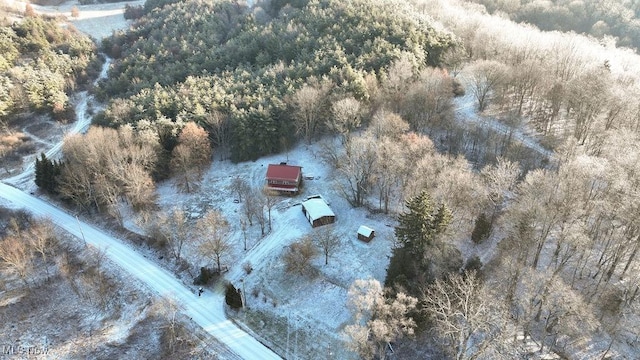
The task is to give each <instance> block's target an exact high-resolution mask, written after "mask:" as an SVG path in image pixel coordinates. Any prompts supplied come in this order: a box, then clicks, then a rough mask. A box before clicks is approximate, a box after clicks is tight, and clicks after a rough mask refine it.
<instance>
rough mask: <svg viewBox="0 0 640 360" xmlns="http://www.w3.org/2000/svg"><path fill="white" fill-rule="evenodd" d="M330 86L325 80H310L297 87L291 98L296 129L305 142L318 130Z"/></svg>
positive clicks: (309, 140)
mask: <svg viewBox="0 0 640 360" xmlns="http://www.w3.org/2000/svg"><path fill="white" fill-rule="evenodd" d="M332 86H333V85H332V84H331V83H330V82H326V81H323V82H318V81H311V82H310V83H309V84H304V85H303V86H302V87H301V88H300V89H298V91H296V93H295V94H293V96H292V98H291V102H292V105H293V107H294V109H295V112H296V113H295V115H296V119H295V126H296V131H297V133H298V134H299V135H300V136H302V137H303V138H304V139H305V141H306V142H307V143H310V142H311V139H312V138H313V137H314V136H315V135H316V132H317V131H318V126H319V125H320V120H321V119H322V118H323V116H324V112H326V107H327V106H326V101H327V95H328V94H329V91H330V90H331V88H332Z"/></svg>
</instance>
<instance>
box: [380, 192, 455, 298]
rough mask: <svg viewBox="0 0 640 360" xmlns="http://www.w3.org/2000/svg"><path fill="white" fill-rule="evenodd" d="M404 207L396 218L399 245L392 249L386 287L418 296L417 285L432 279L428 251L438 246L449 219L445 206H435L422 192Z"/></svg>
mask: <svg viewBox="0 0 640 360" xmlns="http://www.w3.org/2000/svg"><path fill="white" fill-rule="evenodd" d="M406 207H407V211H406V212H404V213H402V214H400V215H399V216H398V226H397V227H396V229H395V235H396V238H397V240H398V246H397V247H396V248H395V249H393V255H392V257H391V261H390V264H389V269H388V271H387V279H386V283H385V285H386V286H388V287H394V286H400V287H403V288H405V289H406V290H408V292H409V293H410V294H417V290H418V289H417V287H418V285H419V284H421V283H422V284H424V283H428V282H431V281H432V280H433V274H432V273H431V269H430V264H431V261H430V258H429V256H430V254H429V250H430V249H435V247H436V246H437V245H438V244H437V242H438V237H439V235H440V234H442V233H443V232H444V231H445V230H446V229H447V226H448V225H449V223H450V222H451V219H452V216H451V212H450V211H449V209H447V207H446V206H445V205H444V204H440V205H439V206H436V205H435V204H434V203H433V201H432V200H431V197H430V196H429V194H427V192H425V191H422V192H421V193H420V194H419V195H417V196H415V197H413V198H411V199H409V200H407V202H406Z"/></svg>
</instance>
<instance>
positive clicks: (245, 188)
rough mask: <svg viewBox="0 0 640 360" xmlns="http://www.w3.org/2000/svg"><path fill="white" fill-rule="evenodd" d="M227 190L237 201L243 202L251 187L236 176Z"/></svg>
mask: <svg viewBox="0 0 640 360" xmlns="http://www.w3.org/2000/svg"><path fill="white" fill-rule="evenodd" d="M229 190H231V191H232V192H233V193H234V194H236V195H237V196H238V201H243V199H244V198H245V197H246V196H247V194H248V193H249V192H250V191H251V186H249V183H247V181H246V180H245V179H243V178H241V177H239V176H238V177H236V178H235V179H233V181H232V182H231V185H230V186H229Z"/></svg>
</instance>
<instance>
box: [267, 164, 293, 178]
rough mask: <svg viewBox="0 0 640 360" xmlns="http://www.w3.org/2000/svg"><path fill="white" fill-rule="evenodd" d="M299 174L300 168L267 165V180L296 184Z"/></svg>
mask: <svg viewBox="0 0 640 360" xmlns="http://www.w3.org/2000/svg"><path fill="white" fill-rule="evenodd" d="M300 174H302V167H301V166H293V165H276V164H269V167H268V168H267V180H282V181H290V182H297V181H299V180H300Z"/></svg>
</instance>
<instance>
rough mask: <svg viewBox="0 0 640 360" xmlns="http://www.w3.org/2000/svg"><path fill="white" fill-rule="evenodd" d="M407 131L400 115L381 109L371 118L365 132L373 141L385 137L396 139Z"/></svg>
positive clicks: (407, 125)
mask: <svg viewBox="0 0 640 360" xmlns="http://www.w3.org/2000/svg"><path fill="white" fill-rule="evenodd" d="M408 130H409V124H407V122H406V121H404V120H403V119H402V117H400V115H398V114H396V113H393V112H390V111H387V110H384V109H381V110H378V111H376V113H375V114H373V117H372V118H371V123H370V124H369V127H368V128H367V132H368V133H369V134H371V135H372V137H373V138H375V139H381V138H383V137H385V136H387V137H390V138H392V139H398V138H399V137H400V136H401V135H402V134H404V133H406V132H407V131H408Z"/></svg>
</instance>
